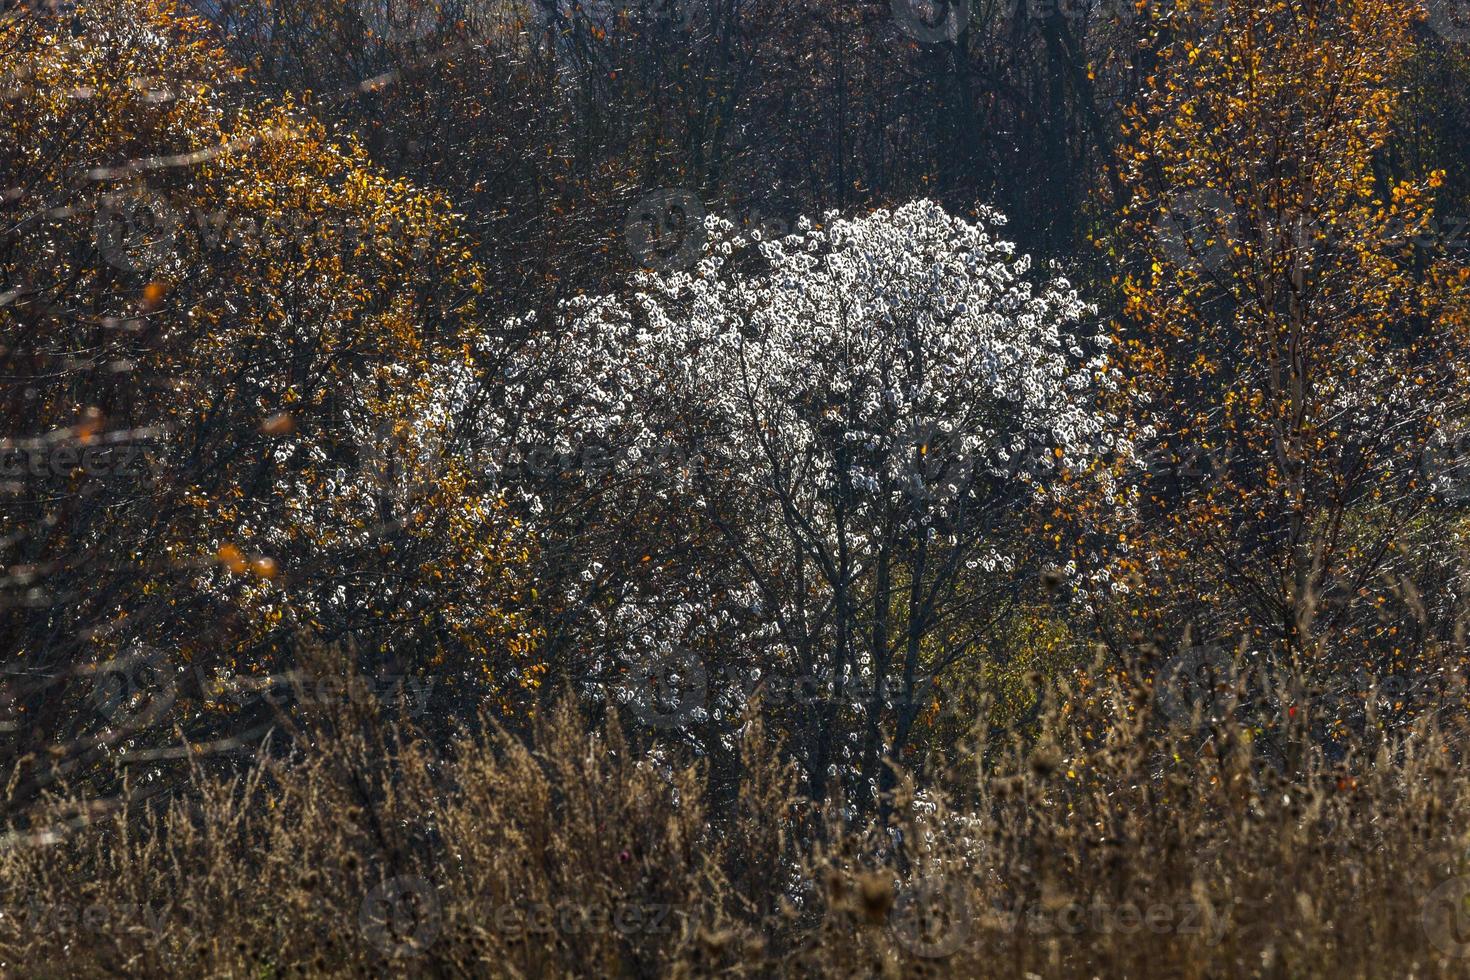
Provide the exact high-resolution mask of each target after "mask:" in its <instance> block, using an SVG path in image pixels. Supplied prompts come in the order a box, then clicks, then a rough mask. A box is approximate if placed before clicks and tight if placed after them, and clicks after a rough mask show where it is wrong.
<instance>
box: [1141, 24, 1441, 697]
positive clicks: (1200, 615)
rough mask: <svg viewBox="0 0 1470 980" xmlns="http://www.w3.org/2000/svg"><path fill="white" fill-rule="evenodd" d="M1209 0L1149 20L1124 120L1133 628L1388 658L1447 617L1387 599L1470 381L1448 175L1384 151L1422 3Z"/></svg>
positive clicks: (1435, 484)
mask: <svg viewBox="0 0 1470 980" xmlns="http://www.w3.org/2000/svg"><path fill="white" fill-rule="evenodd" d="M1198 8H1199V9H1198V10H1195V11H1183V12H1178V13H1169V14H1164V15H1160V16H1158V17H1156V18H1155V20H1154V33H1153V41H1152V44H1153V46H1154V50H1156V52H1157V54H1158V58H1159V64H1158V69H1157V72H1156V74H1154V75H1153V76H1152V77H1151V79H1150V82H1151V91H1150V93H1149V94H1148V95H1147V97H1146V98H1145V99H1144V100H1143V101H1142V103H1141V104H1140V106H1139V107H1137V110H1136V111H1135V112H1134V113H1133V114H1132V115H1131V117H1130V121H1129V123H1128V126H1127V133H1126V143H1127V145H1126V149H1125V160H1124V165H1125V171H1124V180H1125V182H1126V185H1127V188H1128V191H1129V192H1130V193H1131V197H1130V198H1129V200H1128V201H1127V202H1126V206H1125V216H1126V219H1127V224H1126V226H1125V228H1124V231H1123V233H1122V235H1121V236H1118V237H1115V239H1114V243H1115V246H1116V247H1118V248H1120V249H1126V250H1128V253H1129V254H1130V255H1132V256H1136V259H1135V260H1134V261H1131V262H1129V263H1128V264H1127V265H1126V266H1125V268H1124V271H1123V272H1122V273H1121V274H1120V276H1119V277H1118V280H1117V282H1118V284H1119V285H1120V286H1121V289H1122V292H1123V296H1124V301H1125V302H1124V307H1123V310H1122V316H1121V317H1120V320H1119V328H1118V332H1119V344H1118V346H1117V353H1118V358H1119V361H1118V363H1119V364H1120V365H1121V366H1122V368H1123V370H1124V372H1125V374H1126V375H1127V376H1128V378H1129V382H1130V386H1136V390H1137V391H1139V392H1141V393H1142V394H1143V395H1144V397H1146V398H1147V399H1148V401H1149V404H1150V406H1151V409H1150V411H1149V413H1148V416H1147V418H1146V419H1144V420H1141V424H1142V425H1146V426H1152V427H1153V430H1154V431H1153V435H1155V436H1156V441H1154V442H1153V443H1152V444H1151V445H1150V452H1149V454H1148V456H1149V459H1150V460H1151V462H1152V464H1153V465H1152V466H1151V467H1150V472H1149V473H1148V474H1147V475H1146V476H1145V478H1144V479H1145V486H1146V492H1145V500H1144V506H1143V507H1142V508H1141V509H1140V511H1139V512H1138V519H1139V521H1138V524H1137V525H1136V527H1135V529H1134V531H1133V532H1132V543H1133V544H1135V545H1137V550H1136V551H1135V552H1134V553H1133V558H1134V559H1135V560H1136V562H1137V564H1136V566H1135V571H1136V573H1137V575H1138V582H1139V584H1140V585H1141V586H1142V589H1141V591H1140V592H1139V593H1137V594H1136V596H1135V598H1136V599H1137V600H1138V603H1137V604H1136V605H1134V607H1133V609H1132V615H1133V619H1132V620H1131V621H1130V623H1129V624H1128V626H1127V627H1125V629H1137V630H1139V631H1140V632H1150V631H1151V630H1152V629H1153V628H1155V627H1161V628H1162V631H1163V632H1164V633H1166V634H1168V635H1170V636H1172V637H1175V638H1177V637H1180V636H1188V635H1191V634H1192V635H1193V636H1194V637H1195V638H1196V639H1208V638H1211V637H1226V638H1230V637H1239V636H1244V637H1245V638H1246V639H1247V641H1248V644H1249V645H1250V647H1251V649H1252V650H1254V651H1256V652H1257V655H1258V656H1260V657H1265V656H1267V655H1275V656H1281V657H1283V658H1286V659H1293V658H1299V657H1302V656H1308V655H1310V656H1316V655H1320V654H1323V653H1328V652H1335V653H1337V654H1340V655H1342V656H1347V655H1349V653H1352V654H1353V655H1355V656H1359V655H1365V651H1367V653H1366V655H1367V656H1368V657H1369V659H1373V658H1375V657H1376V658H1378V660H1379V662H1378V663H1375V664H1373V666H1372V669H1374V670H1375V672H1377V671H1380V670H1382V668H1383V665H1384V664H1385V663H1387V664H1397V663H1402V662H1403V661H1404V660H1405V659H1406V658H1409V657H1410V656H1411V655H1414V654H1416V653H1422V652H1424V651H1425V650H1426V648H1428V647H1432V646H1433V643H1434V635H1435V633H1436V632H1437V633H1438V635H1439V637H1440V638H1441V639H1447V638H1448V633H1447V632H1446V631H1448V630H1451V629H1452V625H1453V624H1452V621H1453V617H1452V616H1449V617H1445V616H1438V617H1437V621H1436V622H1432V623H1429V622H1419V623H1416V622H1414V621H1413V619H1414V618H1415V617H1414V616H1413V615H1412V610H1410V609H1409V608H1408V606H1405V605H1398V606H1396V608H1392V609H1390V608H1389V607H1387V606H1386V605H1385V604H1386V603H1397V602H1398V601H1399V600H1398V599H1396V598H1395V593H1396V592H1399V590H1400V583H1401V582H1402V581H1403V580H1406V578H1407V577H1408V576H1409V575H1410V573H1411V572H1412V571H1414V565H1413V562H1412V561H1411V560H1409V559H1408V558H1407V557H1406V556H1407V554H1408V549H1406V548H1405V547H1403V546H1404V545H1406V544H1408V543H1410V542H1416V543H1418V544H1421V545H1425V546H1428V545H1429V542H1431V541H1434V540H1436V538H1437V537H1439V536H1440V535H1443V534H1444V533H1445V531H1446V528H1447V527H1448V522H1449V521H1450V519H1451V518H1452V513H1451V512H1450V511H1447V510H1446V509H1445V508H1443V507H1442V506H1439V503H1438V502H1437V501H1442V499H1443V491H1444V489H1445V487H1444V485H1443V479H1442V477H1443V474H1442V473H1441V474H1435V473H1429V472H1426V470H1425V468H1424V460H1426V459H1427V458H1431V455H1432V454H1431V452H1430V451H1431V448H1432V446H1433V444H1434V440H1435V439H1436V438H1437V435H1436V433H1437V431H1438V430H1440V429H1441V427H1443V426H1446V425H1448V424H1450V423H1452V422H1454V420H1455V419H1457V418H1458V416H1459V414H1460V413H1461V412H1462V410H1463V409H1462V406H1463V405H1464V396H1465V392H1466V388H1465V381H1466V378H1465V372H1464V364H1465V353H1466V346H1465V343H1466V339H1467V335H1466V327H1467V320H1466V314H1465V310H1466V307H1465V304H1464V298H1465V292H1464V286H1465V270H1464V269H1463V268H1461V267H1458V266H1457V265H1456V264H1455V262H1454V261H1453V257H1452V256H1448V255H1446V254H1445V253H1444V252H1443V251H1442V250H1440V249H1437V248H1436V247H1434V243H1427V244H1428V245H1429V247H1427V248H1426V247H1424V245H1425V244H1426V242H1427V240H1426V239H1425V237H1424V236H1425V235H1426V232H1427V230H1428V229H1430V228H1431V227H1432V224H1431V219H1432V215H1433V209H1432V201H1433V192H1434V189H1435V187H1436V186H1437V185H1438V183H1439V180H1440V175H1439V174H1438V173H1428V174H1423V175H1420V176H1418V177H1416V178H1413V179H1401V180H1394V179H1389V178H1387V177H1386V176H1385V174H1384V170H1383V167H1382V157H1383V148H1384V146H1385V144H1386V142H1387V141H1388V140H1389V138H1390V135H1391V133H1392V125H1393V122H1394V118H1395V113H1396V112H1397V111H1398V110H1399V108H1400V90H1399V81H1398V78H1399V75H1398V73H1399V72H1400V70H1401V69H1402V67H1403V66H1404V65H1405V63H1406V61H1407V59H1408V58H1409V56H1410V54H1411V53H1412V50H1413V46H1412V43H1411V37H1410V30H1411V27H1412V23H1413V16H1414V14H1413V11H1412V10H1409V9H1407V8H1405V7H1403V6H1402V5H1398V4H1391V3H1385V2H1379V0H1348V2H1338V3H1328V2H1319V0H1312V2H1304V3H1273V4H1269V5H1267V6H1265V7H1256V6H1254V5H1249V4H1239V3H1234V2H1224V0H1218V2H1217V0H1205V2H1204V3H1202V4H1199V5H1198ZM1416 241H1418V242H1419V243H1420V245H1419V247H1416ZM1421 611H1422V610H1421ZM1440 611H1441V612H1442V611H1443V610H1440ZM1418 618H1428V617H1418ZM1145 624H1147V625H1145Z"/></svg>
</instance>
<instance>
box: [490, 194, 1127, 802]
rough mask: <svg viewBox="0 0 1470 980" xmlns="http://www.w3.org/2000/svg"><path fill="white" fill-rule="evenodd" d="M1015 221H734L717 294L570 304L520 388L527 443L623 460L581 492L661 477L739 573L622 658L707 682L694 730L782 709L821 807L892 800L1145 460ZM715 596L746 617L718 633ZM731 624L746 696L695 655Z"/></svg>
mask: <svg viewBox="0 0 1470 980" xmlns="http://www.w3.org/2000/svg"><path fill="white" fill-rule="evenodd" d="M1000 224H1002V219H1001V217H1000V216H999V215H996V214H994V213H990V212H985V213H983V214H982V215H981V217H980V220H979V221H978V222H970V221H966V220H963V219H960V218H956V217H952V216H950V215H948V214H946V213H945V212H944V211H943V210H942V209H941V208H940V207H939V206H937V205H936V204H933V203H931V202H928V201H919V202H915V203H912V204H908V205H905V206H903V207H901V208H898V209H897V210H893V211H879V212H876V213H874V214H872V215H870V216H868V217H865V218H860V219H855V220H847V219H841V218H838V217H837V216H836V215H835V214H829V215H827V216H826V217H825V218H824V221H823V224H822V225H821V226H820V227H813V226H812V224H811V223H810V222H806V221H803V222H802V223H801V224H800V225H799V226H798V231H797V232H796V233H795V234H793V235H791V236H789V237H787V238H784V239H782V240H779V241H759V240H758V236H755V238H756V240H751V239H746V238H742V237H740V236H739V235H737V234H735V232H734V229H733V228H732V227H731V226H730V225H728V224H725V223H723V222H721V221H719V220H718V219H710V221H709V222H708V231H709V232H710V234H709V236H708V237H709V240H710V242H711V244H710V246H709V247H708V250H707V254H706V255H705V257H704V258H703V259H702V260H701V261H700V262H699V263H698V265H697V266H696V268H695V269H694V270H692V271H691V272H687V273H686V272H679V273H671V274H664V275H653V274H642V275H640V276H639V277H637V278H636V280H635V282H634V292H633V295H631V297H629V298H627V299H626V300H624V299H614V298H611V297H602V298H597V299H586V300H581V301H578V302H576V303H573V304H571V305H569V306H568V307H567V308H565V309H564V310H563V311H562V317H561V322H560V323H559V324H558V327H557V329H554V330H549V331H542V332H541V333H540V335H539V339H538V340H536V341H533V342H532V343H531V344H529V346H528V347H527V348H526V349H525V350H524V351H523V352H522V354H521V355H520V357H519V358H518V359H517V362H516V366H515V367H513V368H511V369H510V371H509V374H510V375H511V376H512V378H513V379H515V380H517V381H519V380H521V379H527V381H526V386H525V387H523V388H521V389H519V390H518V391H517V393H516V400H517V402H518V403H519V404H520V405H521V406H523V407H525V411H524V413H523V414H521V415H520V416H519V417H518V421H519V422H520V424H521V428H520V429H518V431H519V432H524V431H526V429H528V428H529V429H537V428H538V427H539V432H538V436H537V438H538V439H540V440H542V441H543V442H544V443H547V444H552V445H555V446H556V447H557V449H556V452H557V453H561V454H572V455H575V454H576V453H577V452H578V447H580V446H585V445H587V444H588V442H589V440H591V441H595V442H596V443H597V444H598V445H599V446H602V447H615V448H614V449H612V450H611V451H610V452H609V453H608V455H607V456H606V457H604V458H605V461H606V465H605V466H604V467H603V471H602V472H600V473H595V474H594V473H590V472H588V469H587V468H586V467H585V466H583V467H581V472H582V475H583V477H584V478H585V479H598V480H602V481H603V482H604V485H606V483H607V481H608V480H609V478H614V479H613V482H614V483H615V484H617V485H624V484H623V483H622V482H621V481H618V480H616V479H615V478H616V476H617V474H619V473H621V474H624V475H625V476H626V477H628V478H629V480H630V481H631V483H632V484H635V485H638V486H640V487H643V488H644V490H645V492H647V490H648V488H649V487H650V486H651V483H650V481H649V480H648V479H647V477H649V476H651V475H654V474H657V475H658V476H659V477H660V480H659V481H658V488H657V490H656V492H657V493H658V494H660V495H661V496H662V499H665V500H668V499H674V498H677V499H678V500H680V501H682V502H683V504H684V505H685V506H687V511H688V520H689V522H690V523H689V527H690V533H691V534H706V535H709V534H712V535H714V536H715V537H716V538H717V539H718V541H719V545H720V549H719V550H720V551H721V553H723V555H724V556H726V557H725V561H726V562H727V563H728V564H725V565H722V566H721V567H719V568H705V569H702V570H700V571H699V572H698V574H699V575H701V576H702V577H703V578H704V579H705V580H706V581H707V582H708V583H709V584H710V587H709V588H706V589H702V590H696V591H697V592H698V593H699V594H697V595H692V596H689V595H686V599H687V600H688V601H686V602H685V603H684V604H683V605H679V604H677V603H676V604H675V605H676V606H678V608H677V609H670V610H668V611H669V612H670V613H674V615H672V616H671V618H669V619H667V620H666V621H664V622H659V621H658V619H659V617H658V616H650V615H649V614H648V610H649V609H650V608H652V607H654V606H657V603H650V602H649V601H646V600H645V601H643V602H641V603H638V602H634V603H630V604H629V605H628V606H626V607H624V608H625V609H627V610H629V611H628V612H627V613H626V614H627V615H633V616H635V617H637V618H639V622H638V627H637V628H636V629H634V630H632V631H631V632H630V633H629V634H627V638H626V639H627V643H628V644H629V646H628V648H627V650H626V651H625V655H626V656H628V657H629V658H631V659H633V660H634V661H635V662H636V660H637V658H638V657H639V656H641V655H642V654H644V653H645V652H647V651H650V650H651V651H655V652H656V654H658V655H665V656H667V655H671V654H673V653H674V651H679V652H678V654H677V657H676V658H675V659H676V660H677V665H676V666H675V667H673V668H671V670H672V672H673V673H674V674H675V675H676V676H674V677H673V678H670V677H669V676H667V675H661V677H660V679H661V680H663V681H664V682H665V687H666V688H667V687H668V686H670V685H671V684H672V686H675V687H677V684H678V683H684V682H687V681H688V680H689V678H690V676H691V675H693V676H694V679H695V680H696V681H697V682H698V683H697V685H696V687H697V688H698V689H699V691H698V693H700V694H701V695H702V696H703V697H702V699H701V703H700V704H698V705H694V706H692V709H691V710H689V711H687V712H683V713H681V714H678V715H677V718H678V719H679V720H680V721H687V722H688V723H690V724H691V725H693V724H697V723H698V722H699V721H701V720H703V719H705V718H706V717H708V716H709V715H710V714H711V713H713V714H714V715H719V714H721V713H724V712H726V711H728V710H730V709H731V708H733V707H736V705H733V704H730V703H726V701H725V700H724V699H729V698H734V699H736V700H738V699H739V698H740V697H742V696H743V695H744V694H745V693H746V692H748V691H750V690H751V689H752V688H753V687H754V685H755V684H756V683H757V682H758V681H762V680H764V681H767V682H770V683H772V684H779V685H781V687H782V690H783V691H784V694H783V696H782V698H781V700H782V701H783V703H784V706H785V708H786V709H788V710H790V711H792V712H794V714H795V717H793V718H792V722H793V724H792V726H791V731H792V732H793V733H795V737H796V738H798V739H799V740H800V743H801V744H798V745H796V746H795V748H796V750H797V752H798V755H799V757H800V759H801V762H802V764H803V766H804V768H805V772H806V777H807V780H808V784H809V788H810V789H811V791H812V792H813V793H814V794H815V796H816V797H817V798H822V797H823V796H825V795H826V793H827V792H828V791H830V789H831V788H832V783H831V780H832V779H833V778H834V777H838V776H840V777H842V778H843V779H844V780H847V781H849V782H851V781H852V780H853V779H854V777H855V778H856V782H857V786H856V789H857V794H858V797H859V798H861V799H870V798H871V792H872V791H873V790H874V789H876V788H878V783H877V774H878V773H880V772H886V771H887V767H886V766H884V765H883V759H884V757H885V756H892V755H894V754H896V753H899V752H901V751H902V749H903V747H904V746H905V745H906V744H907V742H908V739H909V736H910V733H911V732H912V730H913V727H914V723H915V721H916V719H917V718H918V716H919V714H920V713H921V712H922V711H923V710H925V709H926V707H927V706H928V705H929V704H930V702H932V701H933V700H934V690H933V688H932V682H933V679H935V678H942V676H943V674H944V672H945V671H946V670H948V669H949V668H950V667H952V666H953V665H954V664H956V663H958V662H960V661H962V660H964V659H966V658H973V657H980V656H983V654H984V652H985V649H986V644H987V639H988V637H989V635H990V629H991V627H993V625H994V624H995V623H996V621H997V619H998V617H999V615H1000V614H1001V612H1002V611H1003V609H1004V607H1005V600H1006V599H1007V597H1008V596H1010V595H1012V594H1013V593H1014V586H1015V583H1016V582H1017V581H1018V579H1019V578H1020V577H1022V576H1023V575H1024V574H1025V571H1024V570H1025V568H1026V567H1027V566H1028V564H1031V563H1034V562H1035V561H1037V560H1038V556H1039V554H1040V553H1041V550H1042V549H1040V548H1039V547H1038V546H1039V545H1040V544H1041V542H1040V540H1039V539H1038V538H1036V536H1034V535H1033V536H1031V538H1030V539H1029V540H1028V535H1027V532H1028V528H1029V527H1030V517H1031V515H1033V514H1034V513H1036V505H1046V504H1051V505H1053V506H1055V505H1056V504H1059V503H1064V502H1065V500H1066V498H1067V496H1068V495H1069V494H1071V493H1074V492H1077V488H1078V487H1079V485H1080V482H1081V480H1082V478H1083V476H1084V475H1086V476H1087V478H1088V479H1092V480H1094V482H1096V480H1098V479H1100V480H1102V481H1104V482H1105V481H1106V480H1107V476H1106V473H1107V471H1108V468H1107V467H1106V466H1104V465H1102V464H1103V461H1104V460H1106V459H1109V458H1111V457H1115V456H1116V455H1117V454H1118V453H1119V452H1120V451H1122V452H1124V453H1126V451H1127V450H1126V447H1119V446H1115V445H1114V444H1113V437H1112V435H1111V434H1110V432H1111V430H1112V428H1113V425H1112V420H1111V419H1110V418H1109V417H1108V416H1107V415H1105V414H1104V413H1102V412H1101V411H1100V410H1099V409H1098V407H1097V404H1098V398H1097V395H1098V393H1099V390H1100V389H1101V388H1102V387H1104V386H1111V385H1112V384H1113V381H1112V379H1111V378H1110V377H1109V375H1108V369H1107V367H1106V362H1105V358H1104V349H1105V344H1106V341H1105V339H1104V338H1101V337H1097V336H1091V335H1089V334H1088V332H1087V331H1086V330H1085V329H1084V325H1083V324H1084V318H1085V316H1086V314H1087V313H1088V311H1089V308H1088V307H1087V306H1086V304H1084V303H1083V302H1082V301H1081V300H1080V299H1079V298H1078V296H1077V295H1076V293H1075V291H1074V290H1073V289H1072V288H1071V287H1070V286H1069V285H1068V284H1067V283H1066V282H1065V281H1063V280H1054V281H1051V282H1048V283H1045V284H1043V285H1040V286H1037V285H1034V284H1033V283H1032V282H1031V280H1030V278H1029V276H1028V274H1029V273H1030V271H1031V264H1030V262H1029V260H1028V259H1027V258H1026V257H1025V256H1018V255H1016V254H1015V252H1014V249H1013V247H1012V246H1011V245H1010V244H1008V243H1006V242H1004V241H1002V240H1001V239H999V238H997V237H996V236H995V234H994V231H993V229H994V228H995V227H997V226H999V225H1000ZM532 375H539V378H540V380H536V381H531V380H529V379H530V378H531V377H532ZM649 460H668V461H669V464H668V465H663V464H657V465H648V461H649ZM584 462H585V460H584ZM1068 571H1076V570H1075V568H1070V567H1069V568H1068ZM680 584H681V590H680V591H681V594H686V593H688V589H687V581H686V582H682V583H680ZM711 598H717V599H718V601H719V602H720V603H721V604H722V608H723V613H722V614H721V615H700V610H699V609H698V608H697V606H698V603H699V602H700V601H701V600H709V599H711ZM634 607H636V608H637V609H639V610H640V611H639V612H637V613H635V612H632V611H631V610H632V609H633V608H634ZM732 610H733V611H732ZM694 623H698V624H700V625H701V628H700V629H695V630H694V631H693V633H691V632H690V630H689V627H690V626H691V624H694ZM735 624H739V626H740V627H741V628H742V629H743V630H744V632H743V633H742V635H740V636H739V638H738V645H740V646H742V647H743V650H744V652H745V653H747V654H748V653H749V652H750V651H752V650H758V651H759V654H758V655H757V656H754V657H751V656H745V657H743V658H737V660H738V663H739V666H738V667H737V668H735V671H736V676H734V677H733V678H732V679H735V680H738V681H740V682H741V683H738V684H728V683H725V682H724V679H723V678H721V679H720V681H719V682H716V679H715V668H714V665H713V664H712V663H711V662H709V661H708V660H707V659H706V654H705V653H703V652H697V653H693V654H691V653H690V651H706V650H709V649H710V646H709V641H710V638H709V636H707V635H705V633H704V632H702V630H703V628H705V627H707V628H709V629H719V628H729V627H731V626H732V625H735ZM722 649H726V648H722ZM730 662H732V661H730V660H723V661H722V663H725V664H728V663H730ZM640 673H650V672H649V671H646V670H645V671H642V672H640V671H638V670H635V671H634V675H635V676H638V675H639V674H640ZM651 673H655V674H657V673H658V669H655V670H654V671H651ZM669 695H670V692H669V690H667V689H665V690H663V691H662V692H661V696H663V697H665V698H667V697H668V696H669ZM672 700H674V701H677V700H678V698H677V697H673V698H672ZM660 705H661V707H660V710H659V711H658V712H657V713H656V714H657V717H658V718H660V719H661V720H663V721H668V719H669V717H670V714H669V711H668V710H667V706H666V705H665V704H664V702H663V701H660Z"/></svg>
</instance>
